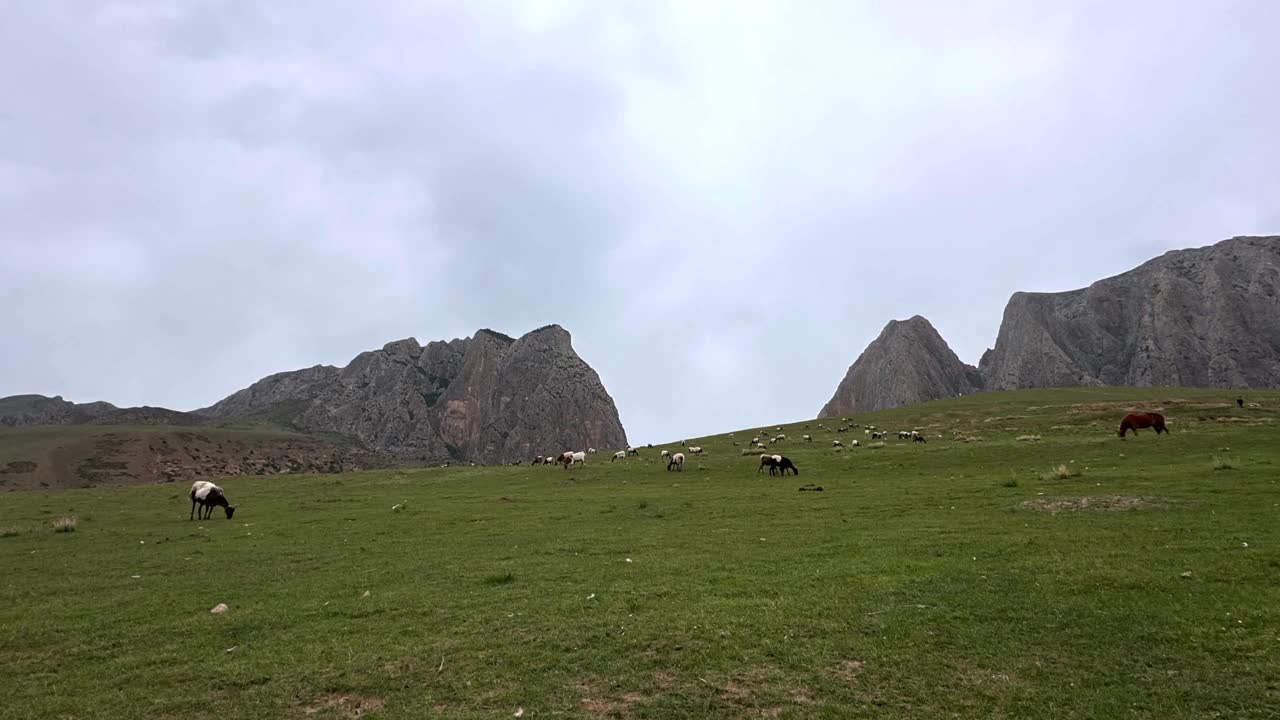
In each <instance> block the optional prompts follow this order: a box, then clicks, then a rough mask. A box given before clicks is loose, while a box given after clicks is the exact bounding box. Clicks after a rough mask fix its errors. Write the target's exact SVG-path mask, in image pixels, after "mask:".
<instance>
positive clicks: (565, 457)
mask: <svg viewBox="0 0 1280 720" xmlns="http://www.w3.org/2000/svg"><path fill="white" fill-rule="evenodd" d="M571 460H573V451H572V450H565V451H564V452H562V453H560V457H559V459H557V460H556V462H557V463H559V464H561V465H566V466H567V465H568V464H569V461H571Z"/></svg>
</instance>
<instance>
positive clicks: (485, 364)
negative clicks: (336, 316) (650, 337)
mask: <svg viewBox="0 0 1280 720" xmlns="http://www.w3.org/2000/svg"><path fill="white" fill-rule="evenodd" d="M196 412H197V413H199V414H202V415H206V416H212V417H237V416H246V415H258V414H269V415H273V416H275V417H277V418H280V419H283V420H285V421H287V422H289V423H290V424H291V425H293V426H294V427H296V428H298V429H300V430H304V431H308V432H333V433H339V434H342V435H347V436H351V437H355V438H357V439H359V440H360V441H361V442H362V443H364V444H365V445H366V446H368V447H371V448H375V449H378V450H385V451H389V452H392V453H394V454H396V455H398V456H400V457H402V458H404V459H410V460H435V459H448V458H452V459H455V460H469V461H474V462H485V463H492V462H506V461H509V460H514V459H520V458H528V457H530V456H532V455H535V454H541V453H552V452H556V453H558V452H560V451H561V450H564V449H566V448H578V449H581V448H585V447H588V446H591V447H600V448H621V447H624V446H625V445H626V444H627V439H626V433H625V431H624V430H623V428H622V423H621V422H620V421H619V419H618V411H617V408H616V407H615V405H614V403H613V399H612V398H611V397H610V396H609V394H608V392H607V391H606V390H605V388H604V385H603V384H602V383H601V382H600V377H599V375H597V374H596V372H595V370H593V369H592V368H591V367H590V366H589V365H587V364H586V363H585V362H584V361H583V360H582V359H581V358H580V357H579V356H578V355H577V353H576V352H574V350H573V344H572V339H571V337H570V335H569V333H568V332H567V331H566V330H565V329H564V328H562V327H560V326H559V325H548V326H545V327H542V328H539V329H537V330H534V331H532V332H530V333H528V334H526V335H524V336H522V337H520V338H519V339H515V338H512V337H510V336H508V335H505V334H503V333H500V332H496V331H494V330H489V329H482V330H479V331H477V332H476V333H475V335H474V336H473V337H471V338H464V339H460V340H452V341H449V342H431V343H428V344H427V345H426V346H425V347H424V346H422V345H419V344H418V341H417V340H416V339H414V338H406V339H404V340H397V341H395V342H390V343H387V344H386V345H384V346H383V347H382V349H381V350H373V351H369V352H364V353H361V354H359V355H357V356H356V357H355V358H354V359H353V360H352V361H351V363H350V364H348V365H347V366H346V367H345V368H341V369H339V368H333V367H328V366H316V367H313V368H307V369H305V370H298V371H295V372H291V373H277V374H275V375H271V376H268V377H266V378H264V379H263V380H260V381H258V382H257V383H254V384H253V385H251V386H250V387H248V388H245V389H244V390H241V391H239V392H236V393H234V394H232V395H230V396H229V397H227V398H225V399H224V400H222V401H220V402H218V403H216V404H214V405H212V406H210V407H208V408H204V409H202V410H197V411H196Z"/></svg>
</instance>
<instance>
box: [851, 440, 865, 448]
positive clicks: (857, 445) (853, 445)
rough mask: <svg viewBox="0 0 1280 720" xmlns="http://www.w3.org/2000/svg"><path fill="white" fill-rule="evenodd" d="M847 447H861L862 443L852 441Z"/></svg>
mask: <svg viewBox="0 0 1280 720" xmlns="http://www.w3.org/2000/svg"><path fill="white" fill-rule="evenodd" d="M849 446H850V447H862V443H860V442H858V441H857V440H854V441H852V442H850V443H849Z"/></svg>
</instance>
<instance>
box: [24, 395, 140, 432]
mask: <svg viewBox="0 0 1280 720" xmlns="http://www.w3.org/2000/svg"><path fill="white" fill-rule="evenodd" d="M117 409H118V408H117V407H116V406H115V405H112V404H111V403H108V402H91V403H82V404H76V403H73V402H70V401H67V400H63V399H62V396H61V395H58V396H55V397H46V396H44V395H11V396H9V397H5V398H0V427H25V426H29V425H76V424H80V423H87V422H89V421H91V420H93V419H94V418H97V417H101V416H102V415H105V414H107V413H109V412H112V411H115V410H117Z"/></svg>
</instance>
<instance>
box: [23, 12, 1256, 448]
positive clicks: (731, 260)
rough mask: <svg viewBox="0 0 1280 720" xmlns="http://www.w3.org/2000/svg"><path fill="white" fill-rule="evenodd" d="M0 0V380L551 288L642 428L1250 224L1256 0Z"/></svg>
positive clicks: (112, 394) (549, 315) (496, 320)
mask: <svg viewBox="0 0 1280 720" xmlns="http://www.w3.org/2000/svg"><path fill="white" fill-rule="evenodd" d="M935 5H936V4H935ZM5 16H6V22H5V23H3V24H0V60H2V61H3V62H0V98H3V102H0V218H4V221H5V222H4V228H3V230H2V231H0V232H2V233H3V235H0V304H2V306H3V307H4V312H3V313H0V337H4V338H5V339H6V343H5V351H4V352H3V353H0V395H3V394H10V393H17V392H44V393H50V394H54V393H56V394H62V395H65V396H67V397H70V398H73V399H76V400H92V399H99V398H102V399H108V400H111V401H113V402H117V403H122V404H142V403H146V404H157V405H166V406H171V407H177V408H192V407H197V406H201V405H205V404H208V403H210V402H212V401H213V400H216V399H217V398H219V397H221V396H223V395H225V394H227V393H229V392H231V391H232V390H234V389H237V388H239V387H241V386H243V385H245V384H247V383H249V382H252V381H253V380H255V379H257V378H258V377H260V376H262V375H265V374H267V373H270V372H275V371H278V370H283V369H289V368H294V367H301V366H306V365H311V364H314V363H317V362H325V363H335V364H342V363H345V362H346V361H347V360H348V359H350V357H351V356H353V355H355V354H356V353H357V352H359V351H361V350H364V349H368V348H371V347H376V346H379V345H381V344H382V343H383V342H385V341H387V340H390V339H393V338H399V337H404V336H408V335H415V336H417V337H418V338H419V339H421V340H427V339H435V338H449V337H457V336H461V335H466V334H469V333H471V332H472V331H474V330H475V329H476V328H479V327H486V326H487V327H493V328H495V329H498V330H502V331H505V332H508V333H513V334H518V333H521V332H524V331H527V330H529V329H531V328H533V327H536V326H538V325H541V324H544V323H547V322H559V323H561V324H563V325H564V326H566V327H567V328H569V329H570V330H571V331H572V332H573V333H574V337H575V345H576V347H577V348H578V350H579V352H580V353H581V354H582V355H583V356H584V357H585V358H586V359H587V360H588V361H589V362H591V363H592V364H593V365H594V366H595V367H596V368H597V370H599V372H600V373H601V376H602V377H603V379H604V381H605V383H606V385H607V387H608V388H609V389H610V391H611V392H612V393H613V395H614V396H615V399H616V400H617V401H618V404H619V408H620V410H621V412H622V416H623V421H624V423H625V424H626V426H627V428H628V430H629V431H630V434H631V436H632V438H633V440H635V441H637V442H644V441H649V440H654V441H657V440H662V439H671V438H676V437H678V436H683V435H693V434H697V433H705V432H715V431H721V430H727V429H730V428H736V427H743V426H749V425H757V424H762V423H766V422H772V421H775V420H784V419H800V418H805V417H809V416H812V415H813V414H814V413H815V412H816V411H817V409H818V407H820V406H821V404H822V403H823V402H824V401H825V400H826V399H827V397H828V396H829V395H830V393H831V391H832V390H833V389H834V387H835V385H836V383H837V382H838V380H839V378H840V377H841V376H842V374H843V372H844V369H845V368H846V367H847V366H848V364H849V363H850V362H852V360H853V359H854V357H855V356H856V355H857V353H858V352H859V351H861V349H862V347H863V346H865V344H866V343H867V342H869V341H870V340H871V339H872V338H874V337H875V335H876V334H877V333H878V332H879V330H880V328H881V326H883V324H884V323H885V322H886V321H887V320H888V319H890V318H894V317H898V318H901V317H906V316H909V315H912V314H915V313H920V314H924V315H926V316H927V317H929V318H930V319H931V320H932V321H933V322H934V323H935V324H936V325H937V326H938V328H939V329H940V331H941V332H942V333H943V335H944V336H945V337H946V338H947V339H948V341H949V342H950V343H951V344H952V346H953V347H954V348H955V349H956V351H957V352H958V353H959V354H960V356H961V357H962V358H964V359H966V360H969V361H976V359H977V357H978V355H979V354H980V353H981V352H982V350H983V349H984V348H985V347H986V346H987V345H989V344H990V343H991V342H992V341H993V340H994V337H995V332H996V328H997V326H998V323H999V319H1000V313H1001V310H1002V309H1003V305H1004V302H1005V300H1006V299H1007V298H1008V295H1009V294H1010V293H1011V292H1013V291H1015V290H1019V289H1027V290H1061V289H1067V288H1071V287H1078V286H1081V285H1084V284H1087V283H1088V282H1091V281H1092V280H1095V279H1098V278H1100V277H1103V276H1106V275H1110V274H1114V273H1116V272H1120V271H1123V270H1125V269H1128V268H1129V267H1131V266H1133V265H1135V264H1137V263H1138V262H1141V261H1142V260H1145V259H1146V258H1148V257H1150V256H1152V255H1155V254H1158V253H1160V252H1162V251H1164V250H1167V249H1170V248H1175V247H1186V246H1196V245H1204V244H1208V243H1210V242H1214V241H1216V240H1219V239H1222V238H1224V237H1228V236H1231V235H1236V234H1253V233H1268V232H1276V228H1277V226H1278V225H1280V208H1278V205H1277V201H1276V198H1277V197H1280V176H1278V175H1277V174H1276V173H1275V171H1274V168H1275V167H1277V166H1278V165H1280V163H1278V162H1277V161H1280V147H1278V146H1277V143H1276V140H1275V139H1274V132H1273V131H1272V129H1271V126H1272V125H1273V124H1274V123H1273V122H1272V118H1274V116H1275V113H1276V110H1277V109H1278V107H1280V97H1278V96H1277V95H1278V93H1277V91H1276V90H1275V89H1274V86H1275V83H1274V81H1273V78H1274V76H1275V75H1276V73H1277V71H1278V70H1280V49H1278V48H1277V47H1276V46H1275V44H1274V42H1272V39H1271V38H1270V37H1269V34H1268V31H1269V29H1270V28H1273V27H1276V25H1277V21H1278V20H1280V11H1278V10H1277V9H1275V7H1274V5H1273V4H1270V3H1262V2H1252V3H1251V2H1243V3H1212V4H1206V3H1191V2H1187V3H1173V4H1169V3H1160V4H1154V3H1134V4H1128V5H1125V6H1123V7H1117V6H1115V4H1113V3H1083V4H1073V5H1071V6H1070V7H1065V8H1054V9H1052V11H1046V10H1044V9H1034V8H1028V7H1023V6H1022V5H1021V4H1016V3H987V4H980V5H979V6H977V7H965V8H963V9H961V8H959V7H956V8H954V9H951V8H938V7H927V6H923V5H921V6H913V5H911V4H898V5H895V6H893V7H892V8H888V9H886V8H882V7H871V6H867V5H862V4H849V3H801V4H796V3H785V4H784V3H779V4H775V5H769V4H755V5H750V4H748V5H743V4H740V3H732V4H729V3H724V4H716V3H663V4H659V3H648V2H636V3H622V4H600V3H588V2H572V1H563V2H545V3H533V4H530V3H512V4H508V5H505V6H503V5H499V4H490V3H456V4H444V3H438V4H422V3H416V2H415V3H409V2H404V3H379V4H377V5H376V6H370V5H364V4H349V3H339V2H322V3H317V2H305V3H303V2H295V3H274V4H270V5H266V6H264V5H263V4H261V3H250V2H217V1H213V0H208V1H206V2H191V3H187V2H184V3H173V4H159V3H150V2H147V3H142V2H138V3H129V2H110V3H107V2H104V3H100V4H97V5H91V4H87V3H81V2H61V3H59V2H47V3H21V4H15V5H14V7H10V8H8V9H7V11H6V13H5Z"/></svg>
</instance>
